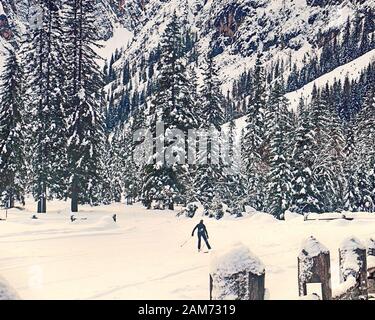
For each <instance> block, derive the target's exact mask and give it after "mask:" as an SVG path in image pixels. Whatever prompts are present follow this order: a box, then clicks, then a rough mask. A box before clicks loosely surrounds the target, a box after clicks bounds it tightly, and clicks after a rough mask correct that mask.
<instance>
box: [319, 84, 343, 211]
mask: <svg viewBox="0 0 375 320" xmlns="http://www.w3.org/2000/svg"><path fill="white" fill-rule="evenodd" d="M320 99H321V100H320V101H321V105H320V106H318V107H319V108H320V109H321V110H320V112H322V113H324V114H325V119H323V121H322V123H321V124H320V125H321V126H323V128H322V130H323V131H324V135H325V137H324V141H321V142H320V145H319V149H320V151H319V161H318V166H319V167H320V168H321V169H319V168H318V169H317V174H320V176H321V178H319V177H318V179H319V181H320V184H321V185H320V187H319V188H320V190H321V191H320V192H321V193H322V197H323V199H324V203H325V211H334V210H338V209H342V208H343V192H344V185H345V181H344V180H345V179H344V170H343V162H344V146H345V138H344V132H343V126H342V122H341V120H340V118H339V115H338V112H337V108H336V105H335V104H334V101H333V95H332V93H331V89H330V88H329V87H328V84H327V86H326V87H325V89H323V91H322V95H321V98H320Z"/></svg>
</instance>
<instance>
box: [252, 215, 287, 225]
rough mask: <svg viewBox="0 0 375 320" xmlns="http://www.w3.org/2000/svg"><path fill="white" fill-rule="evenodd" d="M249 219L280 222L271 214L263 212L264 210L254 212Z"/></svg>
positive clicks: (258, 221)
mask: <svg viewBox="0 0 375 320" xmlns="http://www.w3.org/2000/svg"><path fill="white" fill-rule="evenodd" d="M251 219H252V221H253V222H257V223H264V224H267V223H278V222H280V221H279V220H277V219H276V218H275V217H274V216H273V215H272V214H269V213H265V212H255V213H254V214H253V215H252V216H251Z"/></svg>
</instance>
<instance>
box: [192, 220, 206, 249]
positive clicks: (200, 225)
mask: <svg viewBox="0 0 375 320" xmlns="http://www.w3.org/2000/svg"><path fill="white" fill-rule="evenodd" d="M196 229H198V252H200V251H201V241H202V238H203V240H204V242H205V243H206V246H207V248H208V250H211V246H210V244H209V243H208V232H207V228H206V226H205V225H204V224H203V220H201V221H200V222H199V223H198V224H197V225H196V226H195V228H194V229H193V232H192V234H191V236H192V237H194V232H195V230H196Z"/></svg>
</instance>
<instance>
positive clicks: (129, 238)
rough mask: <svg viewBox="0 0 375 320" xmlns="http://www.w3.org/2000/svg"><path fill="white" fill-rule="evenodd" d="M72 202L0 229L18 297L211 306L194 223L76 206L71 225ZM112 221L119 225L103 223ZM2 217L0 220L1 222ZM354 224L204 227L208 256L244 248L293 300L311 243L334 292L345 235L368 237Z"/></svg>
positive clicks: (259, 220)
mask: <svg viewBox="0 0 375 320" xmlns="http://www.w3.org/2000/svg"><path fill="white" fill-rule="evenodd" d="M68 208H69V203H65V202H58V201H56V202H51V203H48V210H49V212H48V213H47V214H40V215H39V219H38V220H36V221H33V220H31V219H30V217H31V215H32V214H34V212H35V211H34V210H35V204H34V203H33V202H31V201H28V202H27V205H26V210H23V211H20V210H17V209H12V210H10V212H9V213H8V221H1V222H0V244H1V250H0V276H2V277H4V278H5V279H6V280H8V282H9V283H10V284H11V285H12V286H13V287H14V288H15V289H16V290H17V291H18V293H19V295H20V297H21V298H24V299H208V297H209V281H208V273H209V263H210V256H211V255H210V254H203V253H198V252H197V249H196V242H197V239H196V237H194V239H192V240H190V241H188V243H187V244H186V245H185V246H184V247H183V248H181V247H180V245H181V244H182V243H183V242H184V241H186V240H187V239H190V237H191V231H192V229H193V227H194V226H195V224H196V223H197V222H198V221H199V220H200V219H201V216H200V215H198V216H196V217H195V218H193V219H188V218H184V217H183V218H176V217H175V215H176V213H177V210H176V211H174V212H172V211H168V210H166V211H164V212H163V211H148V210H145V209H144V208H143V207H141V206H140V205H139V204H136V205H134V206H126V205H123V204H113V205H110V206H100V207H94V208H92V207H88V206H84V207H82V208H81V211H80V213H79V214H78V215H77V217H78V218H87V220H79V221H78V223H76V222H75V223H71V222H70V220H69V219H70V213H69V209H68ZM113 213H117V217H118V223H117V224H115V223H113V224H112V223H109V222H110V221H111V220H110V219H111V216H112V214H113ZM4 216H5V213H4V211H3V210H1V211H0V217H2V218H3V217H4ZM358 217H359V218H358V219H354V220H353V221H341V220H333V221H308V222H304V221H303V217H302V216H301V217H297V218H293V219H289V220H287V221H282V222H281V221H277V220H275V219H273V218H272V217H271V216H270V215H268V214H264V213H252V214H249V215H247V216H245V217H243V218H240V219H235V218H232V217H224V219H222V220H221V221H216V220H213V219H208V218H206V219H205V223H206V225H207V228H208V232H209V235H210V240H209V241H210V242H211V244H212V245H213V248H214V250H215V251H220V250H225V249H226V248H227V247H228V246H230V245H232V244H233V243H238V242H241V243H243V244H245V245H247V246H248V247H249V249H250V250H251V251H252V252H253V253H254V254H255V255H256V256H258V257H259V258H260V259H261V260H262V262H263V263H264V265H265V268H266V287H267V288H268V289H269V293H270V299H295V298H297V293H298V291H297V281H296V279H297V256H298V254H299V251H300V249H301V244H302V242H303V241H304V240H305V239H306V238H307V237H309V236H311V235H313V236H314V237H316V238H317V239H318V240H319V241H320V242H321V243H323V244H324V245H325V246H326V247H327V248H329V250H330V251H331V268H332V270H331V272H332V281H333V287H335V286H336V285H337V284H338V282H339V277H338V273H339V272H338V247H339V245H340V243H341V242H342V241H343V240H344V239H345V238H346V237H349V236H352V235H354V236H356V237H357V238H359V239H360V240H361V241H362V242H365V241H367V240H368V238H369V237H375V228H374V227H375V219H370V218H371V217H372V215H364V214H361V215H358Z"/></svg>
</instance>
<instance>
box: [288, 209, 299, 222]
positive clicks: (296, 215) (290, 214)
mask: <svg viewBox="0 0 375 320" xmlns="http://www.w3.org/2000/svg"><path fill="white" fill-rule="evenodd" d="M284 218H285V221H290V220H293V219H302V220H303V215H301V214H299V213H295V212H291V211H289V210H287V211H285V213H284Z"/></svg>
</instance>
